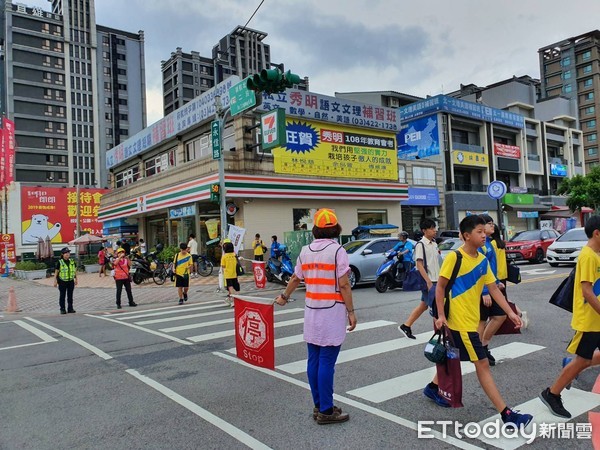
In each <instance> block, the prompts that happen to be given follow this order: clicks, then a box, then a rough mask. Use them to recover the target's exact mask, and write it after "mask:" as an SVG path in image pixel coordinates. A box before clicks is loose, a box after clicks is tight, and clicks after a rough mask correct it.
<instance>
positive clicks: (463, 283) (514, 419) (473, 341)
mask: <svg viewBox="0 0 600 450" xmlns="http://www.w3.org/2000/svg"><path fill="white" fill-rule="evenodd" d="M459 228H460V234H461V237H462V239H463V241H464V245H463V246H462V247H460V249H459V250H458V251H459V252H461V254H462V258H461V263H460V268H459V270H458V272H457V274H456V278H455V280H454V283H453V284H452V286H451V288H450V290H449V293H448V299H447V300H445V298H446V286H447V285H448V282H449V280H450V279H451V278H452V273H453V271H454V267H455V264H456V263H457V259H458V256H457V254H456V253H450V254H449V255H448V256H446V258H445V259H444V263H443V264H442V267H441V269H440V277H439V278H438V282H437V286H436V292H435V300H436V305H437V310H438V318H437V320H436V321H435V327H436V329H441V328H442V327H447V328H448V330H449V332H450V334H451V336H452V339H453V341H454V346H455V347H457V348H458V349H459V351H460V359H461V361H471V362H472V363H473V364H474V365H475V371H476V373H477V378H478V380H479V383H480V385H481V387H482V388H483V390H484V392H485V393H486V395H487V396H488V398H489V399H490V400H491V401H492V403H493V404H494V407H495V408H496V410H497V411H498V412H499V413H500V415H501V417H502V421H503V422H504V423H505V424H507V425H510V426H511V427H521V426H523V427H526V426H527V425H529V423H530V422H531V420H532V419H533V417H532V416H531V415H530V414H521V413H518V412H516V411H514V410H512V409H510V408H508V406H507V405H506V403H505V402H504V400H503V399H502V396H501V395H500V392H499V391H498V388H497V387H496V383H494V379H493V378H492V373H491V371H490V365H489V362H488V358H487V354H486V351H485V349H484V348H483V345H482V344H481V341H480V339H479V334H478V333H477V327H478V325H479V305H480V302H481V293H482V291H483V287H484V286H487V288H488V290H489V293H490V295H491V297H492V298H493V299H494V300H495V301H496V303H497V304H498V306H499V307H500V308H502V310H503V311H504V312H505V313H506V315H507V316H508V319H509V320H511V321H512V322H513V323H514V324H515V325H516V326H521V319H520V318H519V316H517V315H516V314H515V313H514V312H513V311H512V310H511V309H510V306H509V305H508V303H507V301H506V299H505V298H504V296H503V295H502V293H501V292H500V290H499V289H498V286H497V285H496V277H495V276H494V274H493V273H492V270H491V268H490V265H489V262H488V260H487V259H486V258H485V257H484V256H483V255H482V254H481V253H479V251H478V249H479V248H480V247H482V246H483V245H484V243H485V237H486V234H485V221H484V220H483V219H482V218H481V217H480V216H477V215H473V216H467V217H465V218H464V219H463V220H462V221H461V222H460V226H459ZM445 301H447V302H448V305H446V310H447V311H448V313H447V314H448V315H447V316H446V310H444V308H445V305H444V302H445ZM437 382H438V380H437V375H436V376H435V377H434V379H433V381H432V382H431V383H429V384H428V385H427V386H426V387H425V389H424V391H423V394H424V395H425V396H426V397H428V398H430V399H432V400H433V401H435V403H436V404H438V405H439V406H444V407H448V406H450V405H449V403H448V402H447V401H446V399H444V398H443V397H442V396H441V395H440V393H439V391H438V384H437Z"/></svg>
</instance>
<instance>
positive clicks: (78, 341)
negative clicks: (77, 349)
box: [25, 317, 112, 360]
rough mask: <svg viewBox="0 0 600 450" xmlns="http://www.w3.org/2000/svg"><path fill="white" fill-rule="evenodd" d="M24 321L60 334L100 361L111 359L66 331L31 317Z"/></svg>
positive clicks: (106, 354)
mask: <svg viewBox="0 0 600 450" xmlns="http://www.w3.org/2000/svg"><path fill="white" fill-rule="evenodd" d="M25 319H27V320H29V321H30V322H33V323H37V324H38V325H40V326H42V327H45V328H48V329H49V330H52V331H54V332H55V333H58V334H60V335H61V336H63V337H65V338H67V339H69V340H71V341H73V342H75V343H76V344H79V345H81V346H82V347H83V348H85V349H87V350H89V351H90V352H92V353H95V354H96V355H98V356H99V357H100V358H102V359H106V360H108V359H112V356H110V355H109V354H108V353H104V352H103V351H102V350H100V349H99V348H98V347H96V346H94V345H92V344H88V343H87V342H85V341H84V340H83V339H79V338H78V337H75V336H73V335H72V334H69V333H67V332H66V331H63V330H60V329H58V328H55V327H53V326H51V325H48V324H45V323H44V322H40V321H39V320H36V319H33V318H31V317H25Z"/></svg>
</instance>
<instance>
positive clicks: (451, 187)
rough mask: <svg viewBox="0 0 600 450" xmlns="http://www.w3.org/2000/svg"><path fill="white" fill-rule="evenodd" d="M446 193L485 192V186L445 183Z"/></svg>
mask: <svg viewBox="0 0 600 450" xmlns="http://www.w3.org/2000/svg"><path fill="white" fill-rule="evenodd" d="M446 191H462V192H487V184H467V183H447V184H446Z"/></svg>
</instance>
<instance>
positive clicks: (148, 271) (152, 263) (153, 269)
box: [129, 244, 167, 285]
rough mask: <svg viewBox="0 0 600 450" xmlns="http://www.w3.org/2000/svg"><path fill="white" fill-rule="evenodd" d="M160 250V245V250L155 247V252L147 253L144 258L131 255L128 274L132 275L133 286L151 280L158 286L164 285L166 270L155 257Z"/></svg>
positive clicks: (139, 255) (135, 254) (138, 254)
mask: <svg viewBox="0 0 600 450" xmlns="http://www.w3.org/2000/svg"><path fill="white" fill-rule="evenodd" d="M159 245H160V244H159ZM161 250H162V245H160V248H159V246H157V251H156V252H152V253H149V254H148V256H146V258H144V257H143V256H142V255H141V254H140V253H132V254H131V260H132V264H131V269H130V270H129V272H130V273H131V274H132V278H133V282H134V283H135V284H141V283H143V282H144V281H146V280H149V279H152V280H153V281H154V282H155V283H156V284H158V285H162V284H164V282H165V281H166V279H167V270H166V268H165V267H164V264H163V263H162V262H161V261H159V260H158V256H157V255H158V253H160V251H161Z"/></svg>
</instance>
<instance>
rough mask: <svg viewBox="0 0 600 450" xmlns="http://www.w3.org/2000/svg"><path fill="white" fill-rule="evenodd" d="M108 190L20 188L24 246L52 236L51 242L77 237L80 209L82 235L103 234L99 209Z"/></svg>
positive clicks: (65, 240) (66, 240) (60, 241)
mask: <svg viewBox="0 0 600 450" xmlns="http://www.w3.org/2000/svg"><path fill="white" fill-rule="evenodd" d="M106 192H108V189H84V188H81V189H80V190H79V198H77V189H76V188H54V187H44V188H40V187H31V186H22V187H21V243H22V244H23V245H27V244H37V243H38V240H39V239H43V240H45V239H46V237H50V240H51V242H52V243H55V244H57V243H64V242H69V241H71V240H73V239H75V237H76V232H77V209H78V208H79V227H80V231H81V233H82V234H83V233H90V234H97V235H101V234H102V223H101V222H98V208H99V207H100V199H101V198H102V195H103V194H105V193H106Z"/></svg>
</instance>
